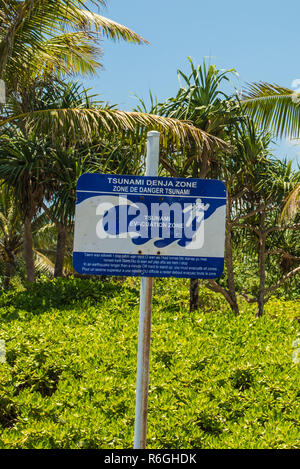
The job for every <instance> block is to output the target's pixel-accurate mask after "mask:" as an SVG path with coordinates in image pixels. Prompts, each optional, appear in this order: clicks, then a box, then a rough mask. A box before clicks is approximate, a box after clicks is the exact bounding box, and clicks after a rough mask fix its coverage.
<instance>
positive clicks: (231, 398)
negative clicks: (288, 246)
mask: <svg viewBox="0 0 300 469" xmlns="http://www.w3.org/2000/svg"><path fill="white" fill-rule="evenodd" d="M200 294H201V298H200V300H201V304H202V308H201V310H199V311H195V312H193V313H189V311H188V289H187V281H185V280H176V279H170V280H162V279H160V280H156V281H155V291H154V299H153V315H152V343H151V371H150V383H149V415H148V448H165V449H167V448H179V449H180V448H184V449H186V448H278V449H279V448H299V447H300V444H299V441H300V438H299V436H300V431H299V409H300V406H299V399H300V392H299V365H298V364H297V363H296V361H295V360H293V359H292V356H293V352H294V350H295V348H294V347H295V341H296V340H297V333H298V332H299V323H298V321H295V320H294V319H293V317H299V316H300V311H299V308H300V307H299V303H297V302H292V301H291V302H284V301H283V300H280V299H274V300H271V301H270V303H269V304H268V306H267V308H266V314H265V316H263V317H262V318H259V319H257V318H256V317H255V315H254V314H253V309H252V307H248V305H246V304H244V303H243V305H242V308H241V309H242V314H241V315H240V316H239V317H235V316H233V315H232V313H231V312H230V311H229V309H228V307H227V304H226V302H224V301H223V299H222V297H220V296H218V295H215V294H212V293H210V292H208V291H207V290H204V289H202V288H201V289H200ZM138 315H139V284H138V280H137V279H127V280H126V281H120V280H114V281H110V282H108V281H99V280H98V281H93V280H86V279H73V278H72V279H56V280H52V281H50V280H48V281H45V280H43V281H41V282H39V283H37V284H36V285H33V286H31V287H30V288H27V289H26V290H24V291H21V292H15V293H13V292H9V293H7V294H3V295H2V296H1V298H0V317H1V320H2V326H1V328H0V339H2V340H5V346H6V362H5V363H0V448H130V447H132V444H133V432H134V411H135V409H134V408H135V385H136V383H135V381H136V353H137V332H138ZM293 344H294V345H293Z"/></svg>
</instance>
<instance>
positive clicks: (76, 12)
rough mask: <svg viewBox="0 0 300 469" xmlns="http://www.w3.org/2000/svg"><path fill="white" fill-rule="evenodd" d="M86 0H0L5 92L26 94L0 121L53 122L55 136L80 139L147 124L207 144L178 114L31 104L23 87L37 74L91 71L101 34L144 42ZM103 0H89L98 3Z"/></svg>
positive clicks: (42, 125) (42, 126)
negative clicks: (34, 107) (171, 116)
mask: <svg viewBox="0 0 300 469" xmlns="http://www.w3.org/2000/svg"><path fill="white" fill-rule="evenodd" d="M88 3H89V2H88V0H42V1H41V0H24V1H19V2H16V1H15V0H0V19H1V23H0V58H1V59H0V70H1V75H0V78H1V77H2V78H3V79H4V80H5V81H6V83H7V89H8V94H9V95H10V94H11V93H15V94H16V93H17V94H19V95H20V96H21V98H22V97H24V98H25V99H21V102H22V107H21V109H19V112H18V113H13V114H12V113H9V115H8V116H5V118H3V119H2V122H0V125H1V126H7V125H9V124H11V123H12V122H13V123H17V124H18V125H22V126H23V127H24V126H25V127H26V128H27V131H28V132H29V131H31V130H32V128H35V129H37V130H38V131H43V130H44V131H46V132H47V133H48V132H49V128H51V129H52V135H53V138H55V139H57V138H60V137H61V136H65V138H68V139H70V138H73V140H78V137H79V136H80V137H81V138H82V139H83V140H84V139H88V140H90V139H91V138H94V137H97V138H98V139H99V138H102V137H103V134H104V133H105V132H106V133H107V132H109V133H120V132H121V133H126V132H129V133H130V134H131V135H132V134H134V133H136V132H138V133H141V132H144V134H145V131H146V130H149V128H151V129H156V130H159V131H160V132H161V133H162V134H163V136H165V137H166V138H168V140H169V141H170V140H171V141H172V142H173V143H174V142H176V143H178V142H180V143H181V144H182V143H183V142H184V141H185V140H187V139H188V138H193V139H195V141H196V143H197V144H198V145H201V146H202V145H203V144H208V143H209V139H208V138H207V135H206V134H205V132H201V131H199V129H195V128H194V127H193V126H191V125H188V123H186V122H180V121H178V120H176V119H167V118H162V117H159V116H155V115H147V114H141V113H135V112H130V113H126V112H124V111H119V110H117V109H111V108H109V107H107V106H98V107H97V108H95V109H85V108H81V109H80V110H79V109H77V108H76V107H75V108H73V109H70V108H66V109H62V108H59V109H52V110H51V112H49V110H48V109H39V110H30V107H29V106H28V99H26V97H27V96H28V93H27V91H28V87H29V88H30V86H31V84H32V83H34V82H35V81H36V80H42V81H47V80H49V79H53V77H56V78H57V77H61V76H62V75H65V74H71V75H72V74H75V73H80V74H86V73H95V70H96V68H97V67H99V66H100V63H99V62H98V61H97V58H98V56H99V53H100V50H99V47H98V46H99V39H101V37H103V36H106V37H109V38H111V39H113V40H114V39H123V40H125V41H129V42H133V43H136V44H142V43H147V41H146V40H145V39H143V38H142V37H141V36H139V35H138V34H136V33H134V32H133V31H131V30H130V29H128V28H126V27H124V26H122V25H119V24H117V23H115V22H114V21H111V20H108V19H106V18H104V17H103V16H100V15H99V14H96V13H94V12H92V11H91V10H90V9H88ZM104 3H105V2H104V1H103V0H93V1H92V4H94V5H95V6H98V7H100V6H103V5H104ZM70 31H71V32H70ZM20 123H22V124H20ZM164 141H165V139H164Z"/></svg>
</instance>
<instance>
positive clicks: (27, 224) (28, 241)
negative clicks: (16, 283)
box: [24, 215, 36, 283]
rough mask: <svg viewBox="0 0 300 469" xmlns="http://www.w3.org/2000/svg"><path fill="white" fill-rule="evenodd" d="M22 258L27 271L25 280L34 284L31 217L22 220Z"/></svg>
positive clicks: (27, 216)
mask: <svg viewBox="0 0 300 469" xmlns="http://www.w3.org/2000/svg"><path fill="white" fill-rule="evenodd" d="M24 258H25V264H26V271H27V280H28V282H30V283H34V282H35V280H36V276H35V268H34V258H33V241H32V230H31V217H30V216H29V215H26V216H25V220H24Z"/></svg>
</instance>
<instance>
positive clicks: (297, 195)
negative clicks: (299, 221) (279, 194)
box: [280, 184, 300, 220]
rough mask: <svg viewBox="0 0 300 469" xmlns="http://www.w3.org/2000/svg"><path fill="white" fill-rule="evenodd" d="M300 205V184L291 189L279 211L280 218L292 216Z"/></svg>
mask: <svg viewBox="0 0 300 469" xmlns="http://www.w3.org/2000/svg"><path fill="white" fill-rule="evenodd" d="M299 207H300V184H297V186H296V187H295V188H294V189H293V190H292V191H291V193H290V194H289V195H288V196H287V198H286V199H285V202H284V207H283V209H282V212H281V216H280V219H281V220H284V219H291V218H293V217H294V216H295V215H296V213H297V211H298V210H299Z"/></svg>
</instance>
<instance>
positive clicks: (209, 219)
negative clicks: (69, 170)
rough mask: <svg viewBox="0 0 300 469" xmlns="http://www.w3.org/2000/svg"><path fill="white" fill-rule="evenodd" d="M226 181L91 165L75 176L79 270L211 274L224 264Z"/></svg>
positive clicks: (216, 274) (76, 260) (75, 260)
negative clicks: (100, 169)
mask: <svg viewBox="0 0 300 469" xmlns="http://www.w3.org/2000/svg"><path fill="white" fill-rule="evenodd" d="M225 208H226V188H225V186H224V184H223V183H222V182H221V181H218V180H209V179H184V178H169V177H149V176H126V175H110V174H97V173H87V174H83V175H82V176H81V177H80V178H79V179H78V182H77V201H76V211H75V234H74V253H73V266H74V269H75V270H76V271H77V272H78V273H81V274H90V275H121V276H142V277H187V278H204V279H213V278H218V277H220V276H221V275H222V272H223V269H224V242H225Z"/></svg>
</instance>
